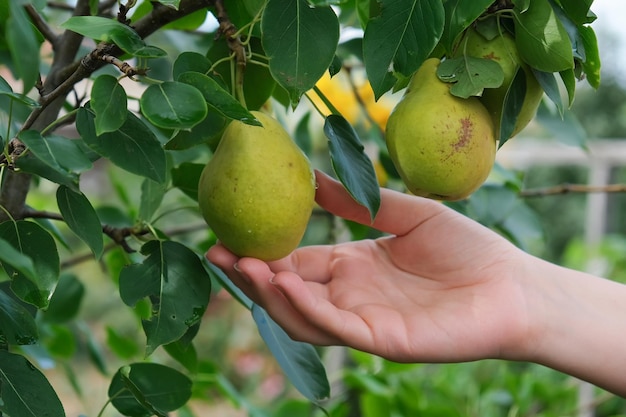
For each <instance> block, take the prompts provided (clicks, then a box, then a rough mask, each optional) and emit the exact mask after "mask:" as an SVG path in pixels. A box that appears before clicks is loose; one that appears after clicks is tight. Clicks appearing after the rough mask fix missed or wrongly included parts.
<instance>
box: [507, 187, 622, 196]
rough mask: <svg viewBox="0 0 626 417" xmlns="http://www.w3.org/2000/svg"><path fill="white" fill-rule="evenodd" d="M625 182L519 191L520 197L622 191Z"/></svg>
mask: <svg viewBox="0 0 626 417" xmlns="http://www.w3.org/2000/svg"><path fill="white" fill-rule="evenodd" d="M624 192H626V184H609V185H586V184H561V185H556V186H553V187H547V188H538V189H530V190H523V191H520V193H519V195H520V197H525V198H534V197H545V196H549V195H559V194H570V193H624Z"/></svg>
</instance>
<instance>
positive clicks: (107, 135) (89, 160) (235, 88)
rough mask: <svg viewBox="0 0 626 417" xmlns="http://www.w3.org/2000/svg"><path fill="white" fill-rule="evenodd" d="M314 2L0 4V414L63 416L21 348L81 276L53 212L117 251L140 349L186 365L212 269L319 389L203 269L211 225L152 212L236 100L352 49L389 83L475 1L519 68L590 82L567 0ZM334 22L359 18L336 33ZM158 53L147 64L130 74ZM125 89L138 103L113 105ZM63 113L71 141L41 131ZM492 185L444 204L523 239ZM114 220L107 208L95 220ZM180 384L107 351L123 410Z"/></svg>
mask: <svg viewBox="0 0 626 417" xmlns="http://www.w3.org/2000/svg"><path fill="white" fill-rule="evenodd" d="M329 3H331V2H327V1H307V0H245V1H235V0H232V1H227V0H224V1H220V0H160V1H158V2H149V1H141V2H136V1H129V2H128V3H126V4H118V3H117V2H115V1H104V0H103V1H95V0H79V1H78V2H77V4H76V5H75V6H67V7H65V8H63V7H61V8H60V9H55V7H56V6H58V5H57V4H52V5H48V4H47V3H46V2H45V1H43V0H32V1H31V0H10V1H9V2H2V3H1V4H0V16H1V17H2V18H1V19H0V56H2V58H3V62H7V66H8V68H10V70H11V72H12V75H13V77H14V78H15V79H18V80H20V81H21V91H16V90H17V87H13V86H11V84H10V83H9V82H7V81H6V80H5V79H3V78H0V114H1V115H2V118H1V119H0V145H1V147H2V150H3V151H2V155H1V156H0V163H1V169H2V171H1V175H2V178H1V180H2V182H1V184H2V188H1V189H0V208H1V209H2V213H0V221H1V223H0V263H1V264H2V267H3V268H4V271H5V272H6V277H5V280H4V281H3V282H2V283H1V286H0V319H1V320H0V399H1V400H0V412H2V413H4V415H7V416H10V417H16V416H30V415H32V416H36V415H51V416H64V415H65V414H64V411H63V406H62V404H61V403H60V401H59V399H58V398H57V396H56V394H55V392H54V389H53V388H52V387H51V386H50V385H49V383H48V382H47V380H46V378H45V376H44V375H43V374H42V373H41V372H40V371H39V370H38V369H37V368H36V367H34V366H33V364H32V363H31V361H30V360H29V359H28V358H29V350H28V347H29V346H30V345H32V344H36V343H38V342H40V341H41V340H42V338H43V337H44V334H45V333H46V329H49V328H50V327H49V325H50V323H54V322H55V319H54V317H55V314H58V315H60V316H61V317H62V319H57V322H61V323H66V322H67V321H69V320H71V319H73V318H74V316H75V315H76V311H75V309H74V310H72V309H71V308H70V307H69V306H77V305H80V302H81V300H82V297H83V294H84V291H85V289H84V287H83V286H84V284H83V282H82V280H81V278H80V277H74V276H69V277H68V276H67V275H64V274H63V271H62V270H61V266H60V265H61V256H60V255H59V253H60V250H59V245H61V246H66V247H70V246H71V245H70V244H69V243H68V240H67V239H66V238H65V237H64V236H63V233H61V232H60V231H59V230H58V229H57V227H56V226H55V225H54V224H53V223H52V222H51V221H50V220H60V221H62V222H64V224H65V225H66V226H67V228H68V229H69V230H70V231H71V232H73V234H75V236H76V237H78V238H79V239H80V240H81V241H82V242H83V243H84V244H85V245H86V246H87V247H88V248H89V249H90V251H91V252H92V255H93V258H94V259H96V260H100V259H101V258H102V257H103V255H104V254H105V253H106V252H107V251H108V250H110V249H111V248H112V247H115V246H116V245H117V246H119V247H121V248H123V249H124V250H126V251H127V252H128V253H129V255H128V256H127V259H126V265H125V266H124V267H122V268H119V270H117V271H116V279H117V280H118V282H119V297H120V299H121V300H122V301H123V302H124V303H125V304H126V305H128V306H129V308H135V309H139V307H138V306H140V305H142V303H144V304H147V305H148V306H149V308H148V310H149V311H148V312H147V313H145V314H143V315H141V318H142V326H143V330H144V333H145V336H146V349H145V353H146V356H150V355H151V354H152V353H153V352H154V351H155V350H156V349H158V348H159V347H164V349H165V351H166V352H167V353H168V354H170V355H171V356H172V358H174V359H175V360H177V361H179V362H180V363H181V364H182V365H183V367H186V368H187V370H188V371H189V372H190V373H191V372H193V369H192V368H193V367H188V366H187V365H188V364H189V362H193V357H194V356H195V355H196V352H195V349H194V348H193V340H194V337H195V336H196V334H197V332H198V328H199V322H200V320H201V318H202V316H203V314H204V312H205V310H206V308H207V305H208V302H209V300H210V298H211V294H212V293H213V294H214V293H215V292H216V291H217V289H216V288H220V287H223V288H225V289H226V290H228V291H229V292H230V293H231V294H232V295H233V296H234V297H235V298H236V299H237V300H239V301H240V302H241V304H242V305H244V306H246V307H247V308H249V309H250V311H251V314H252V317H253V318H254V320H255V321H256V323H257V325H258V327H259V330H260V333H261V336H262V337H263V339H264V340H265V342H266V343H267V345H268V347H269V348H270V350H271V352H272V353H273V354H274V356H275V357H276V359H277V360H278V362H279V364H280V365H281V366H282V368H283V370H284V371H285V373H286V375H287V376H288V378H289V380H290V381H291V382H292V383H293V384H294V386H295V387H296V388H297V389H298V390H299V391H300V392H301V393H302V394H303V395H304V396H305V397H306V398H307V399H309V400H311V401H313V402H319V401H320V400H321V399H323V398H325V397H327V396H328V395H329V384H328V381H327V379H326V374H325V370H324V367H323V366H322V363H321V361H320V358H319V356H318V354H317V352H316V350H315V349H313V347H311V346H309V345H306V344H302V343H296V342H294V341H292V340H291V339H289V338H288V337H287V336H286V335H285V333H284V332H283V331H282V330H281V329H280V328H279V327H278V326H277V325H276V324H275V323H274V322H273V321H272V320H271V319H270V318H269V317H268V316H267V314H266V313H265V312H264V311H263V310H262V309H261V308H259V307H258V306H256V305H254V304H253V303H252V302H251V301H250V300H249V299H247V298H246V297H245V296H244V295H243V294H242V293H240V292H239V291H238V290H237V288H235V287H233V286H232V284H230V282H229V281H228V280H227V279H226V278H225V277H224V276H223V274H222V273H221V272H220V271H219V270H217V269H216V268H215V267H214V266H212V265H210V264H208V263H206V262H203V261H202V260H201V250H202V249H203V248H204V249H205V248H206V245H207V244H210V243H211V239H209V240H208V241H207V240H206V239H205V240H204V241H203V242H201V243H197V242H191V241H186V240H185V239H176V236H174V235H173V234H171V233H168V231H167V230H164V229H163V230H161V229H160V228H157V226H156V224H155V223H156V222H157V220H159V219H161V217H162V216H163V213H161V212H160V211H161V209H162V205H163V202H164V200H165V198H166V196H167V195H168V194H170V195H171V193H172V192H180V194H181V195H184V196H185V198H186V199H188V201H190V202H191V204H192V205H194V206H195V200H196V199H197V192H196V188H197V183H198V178H199V175H200V171H201V170H202V167H203V166H204V163H205V162H206V159H207V158H208V157H209V156H210V154H211V152H212V150H214V149H215V146H216V144H217V143H218V142H219V138H220V135H221V132H222V131H223V129H224V127H225V126H226V125H227V123H228V122H229V121H231V120H241V121H243V122H245V123H249V124H258V121H257V120H256V119H255V118H254V117H253V116H252V114H251V113H250V111H251V110H256V109H259V108H261V107H262V106H264V105H266V104H267V103H268V102H271V103H274V104H275V105H276V106H281V105H282V106H283V107H284V108H285V109H291V108H295V107H296V106H298V105H299V103H300V101H301V100H302V98H303V96H305V95H309V94H311V95H312V94H318V95H320V96H321V97H320V98H321V99H322V100H325V98H324V97H323V95H321V94H320V93H319V90H316V89H315V84H316V83H317V81H318V80H319V79H320V78H321V77H322V75H323V74H324V73H326V72H327V71H329V72H330V73H331V75H335V74H337V72H338V71H340V70H341V69H342V68H345V67H349V66H355V65H356V66H362V67H363V68H364V70H365V73H366V75H367V78H368V79H369V82H370V84H371V86H372V88H373V90H374V94H375V97H376V98H379V97H381V96H382V95H383V94H385V93H387V92H388V91H391V90H398V89H400V88H402V87H403V86H404V85H406V82H407V80H408V79H409V78H410V77H411V75H412V74H413V73H414V72H415V71H416V70H417V68H419V66H420V65H421V63H422V62H423V61H424V60H425V59H426V58H428V57H429V56H443V55H445V54H446V53H447V51H451V50H453V49H454V47H455V45H456V43H457V42H458V39H459V38H460V37H461V35H462V33H463V31H464V30H466V29H467V28H468V27H469V26H470V25H471V24H472V23H473V22H475V21H476V20H477V19H479V18H482V17H484V16H486V15H488V14H492V13H500V14H502V15H507V16H510V17H512V18H513V22H514V24H515V25H514V30H515V31H516V33H517V34H518V35H519V36H518V39H520V41H519V42H520V52H521V53H522V55H523V56H524V57H525V59H526V60H528V62H529V64H530V65H531V66H533V67H534V68H536V69H537V70H538V71H542V72H543V73H545V74H551V73H553V72H558V73H559V74H560V75H561V80H562V81H563V82H564V84H565V86H566V87H567V91H568V93H569V94H570V101H571V98H572V97H573V91H574V90H573V81H574V79H575V78H576V77H579V78H580V76H582V74H587V76H588V79H589V80H590V81H591V82H592V83H594V82H596V81H597V71H598V68H599V63H598V62H597V61H595V60H594V58H595V57H596V55H597V51H596V50H595V49H594V47H595V38H594V37H593V31H592V30H591V29H590V28H589V26H588V23H590V22H591V20H592V18H590V17H589V13H590V11H589V6H590V5H589V4H587V2H584V1H578V2H549V1H548V0H532V1H527V2H523V1H514V2H512V3H511V4H509V3H508V2H504V3H505V5H504V6H503V8H501V7H500V6H499V5H500V3H501V2H496V5H498V7H496V8H495V9H494V10H492V9H491V8H492V6H493V5H492V1H485V0H483V1H461V0H458V1H452V0H446V1H441V0H419V1H418V0H412V1H408V0H407V1H380V2H379V1H375V0H370V1H367V0H363V1H357V2H337V4H334V7H331V5H330V4H329ZM68 4H69V3H68ZM68 12H69V13H68ZM131 12H132V14H131ZM208 13H211V14H213V15H215V16H217V17H218V18H219V19H218V20H219V22H220V24H219V27H218V28H217V29H216V32H215V33H203V32H201V31H200V32H199V33H200V34H199V35H187V36H197V37H195V38H193V40H194V41H193V42H191V41H190V38H184V39H185V41H186V42H181V43H182V44H187V45H193V47H188V48H182V50H181V49H180V48H176V46H175V45H176V42H172V43H168V42H167V41H165V40H163V38H161V40H160V41H157V42H162V44H160V43H159V46H155V45H152V44H148V43H147V42H146V38H147V37H148V36H149V35H151V34H153V33H155V32H156V33H166V29H167V30H168V31H167V32H170V31H179V32H181V33H182V32H185V33H186V32H189V31H194V30H197V29H198V28H199V27H200V25H201V24H203V22H205V20H206V17H207V14H208ZM70 15H71V16H70ZM5 16H6V18H4V17H5ZM129 16H130V17H129ZM537 22H542V23H541V24H537ZM342 27H344V28H346V27H352V28H353V29H356V30H357V31H358V32H359V33H362V36H357V37H355V38H353V39H350V40H348V41H346V42H340V30H341V28H342ZM399 28H400V30H399ZM216 35H218V36H217V40H215V41H213V39H214V38H215V37H216ZM155 38H157V39H158V36H155ZM198 39H200V40H198ZM91 41H95V43H94V42H91ZM42 45H46V46H51V47H52V51H53V54H52V62H48V61H47V60H46V59H44V58H42V56H44V54H43V53H42ZM81 45H82V48H80V47H81ZM86 49H87V50H88V51H87V52H85V50H86ZM522 51H523V52H522ZM76 57H78V58H76ZM555 57H556V58H562V59H561V60H559V61H558V62H557V61H555V59H556V58H555ZM565 61H567V65H565ZM129 62H133V63H136V65H131V64H129ZM164 62H167V63H169V64H171V66H170V65H163V64H164ZM148 63H150V66H151V67H152V69H153V71H152V72H148ZM244 67H245V70H244ZM159 68H161V71H160V72H159V74H162V76H161V78H160V79H155V78H148V77H147V74H152V73H154V72H158V71H157V70H158V69H159ZM163 68H168V70H167V71H165V70H163ZM120 71H121V72H122V73H123V75H125V76H126V77H128V78H130V79H132V80H135V79H136V78H138V79H139V80H140V81H142V82H141V83H138V84H137V85H138V86H139V91H140V93H139V94H140V97H139V98H138V99H136V98H135V97H134V96H133V95H134V94H136V93H134V92H132V93H129V91H128V87H127V86H126V87H125V85H126V84H124V83H123V82H122V79H121V77H119V76H114V75H113V74H119V73H120ZM86 78H90V81H91V82H90V83H89V87H88V93H87V95H86V97H80V96H79V93H78V92H77V91H79V90H78V87H77V85H78V83H79V82H80V81H82V80H84V79H86ZM540 80H542V86H543V87H544V89H545V90H546V92H547V93H548V95H549V96H550V97H551V98H552V99H553V100H556V98H555V97H553V96H552V95H551V94H550V93H551V89H552V88H557V87H555V83H556V79H555V78H554V77H552V78H550V77H549V76H548V75H546V76H544V77H543V78H540ZM125 81H126V80H125ZM312 91H313V92H312ZM72 92H74V93H75V94H74V96H75V97H74V99H72V97H71V96H72V94H70V93H72ZM35 94H38V95H39V97H38V99H37V100H33V98H32V97H33V96H34V95H35ZM135 101H136V103H137V105H138V110H139V111H137V109H133V108H132V106H130V104H131V103H133V102H135ZM326 104H327V105H328V108H329V109H331V113H332V114H330V115H324V132H325V134H326V137H327V139H328V154H329V155H330V161H331V163H332V167H333V169H334V171H335V173H336V174H337V176H338V177H339V179H340V180H341V181H342V182H343V184H344V185H345V186H346V188H347V189H348V191H349V192H350V193H351V194H352V195H353V196H354V198H355V199H356V200H357V201H359V202H360V203H361V204H363V205H364V206H366V207H367V208H368V209H369V210H370V213H371V214H372V216H374V215H375V213H376V211H377V210H378V206H379V204H380V196H379V189H378V183H377V181H376V176H375V173H374V168H373V165H372V163H371V161H370V159H369V158H368V157H367V156H366V154H365V152H364V145H363V143H362V141H361V139H360V138H359V134H358V133H357V129H355V127H354V126H351V125H350V123H348V122H347V121H346V120H345V119H344V117H343V116H342V115H341V114H340V113H339V112H338V111H337V110H336V109H335V108H334V106H333V105H332V103H330V102H327V103H326ZM68 124H69V125H72V126H73V127H75V129H76V131H77V132H78V133H79V136H80V137H79V138H78V139H70V138H68V137H65V136H62V135H61V134H60V133H59V129H58V128H59V127H62V126H65V125H68ZM372 136H373V137H377V138H378V139H379V141H378V142H375V143H376V144H378V145H379V152H380V154H381V159H382V160H383V162H384V161H385V160H386V161H387V162H388V159H386V151H385V149H384V145H380V143H381V142H380V139H381V138H380V135H378V136H376V134H373V135H372ZM101 161H107V162H108V163H109V164H110V165H112V166H114V167H116V169H120V170H123V171H125V172H127V173H128V174H129V175H131V176H133V177H134V178H140V186H139V187H138V188H139V189H137V190H134V189H130V186H126V187H128V189H125V190H123V191H120V193H121V194H125V193H130V194H133V195H139V196H140V197H139V200H140V203H139V208H138V209H137V210H134V209H131V208H130V207H126V212H121V213H119V212H118V213H116V214H117V216H111V213H110V211H109V212H107V211H106V210H104V209H103V207H99V206H98V204H97V202H96V200H95V199H94V198H90V197H89V195H90V191H91V190H87V189H83V188H81V182H80V179H81V176H82V175H83V174H84V173H87V172H90V171H92V170H94V166H95V165H94V164H95V163H97V162H98V163H100V162H101ZM386 166H388V167H389V172H390V174H393V169H392V167H390V166H389V165H388V164H387V165H386ZM20 179H21V180H20ZM24 179H25V180H24ZM31 179H34V180H40V179H45V180H47V181H48V182H51V183H52V184H56V186H57V191H56V203H57V206H58V213H49V212H44V211H42V210H40V209H39V208H38V207H30V206H28V205H27V204H26V196H27V195H28V193H29V188H28V183H29V182H30V181H31ZM503 184H505V186H504V188H505V190H504V191H501V190H495V191H493V190H488V189H486V190H485V191H484V193H483V194H481V195H479V196H478V197H476V198H475V199H473V200H471V201H470V202H466V203H463V204H461V205H459V206H458V207H456V208H457V209H459V210H463V211H464V212H465V213H468V215H472V214H474V215H475V216H474V217H480V216H482V217H480V218H479V220H481V221H483V222H485V223H488V224H489V225H490V226H492V227H494V228H498V229H499V230H500V231H503V232H505V233H507V234H508V235H510V236H511V237H512V238H514V239H516V240H517V242H518V243H520V244H522V243H523V242H524V241H525V239H526V237H525V236H522V235H520V233H521V232H522V231H523V230H524V228H523V227H519V224H516V223H515V222H514V221H509V220H507V217H506V216H507V215H511V214H512V213H513V214H514V213H520V212H521V213H522V214H527V213H526V212H525V211H524V209H523V208H520V207H521V206H520V202H519V200H518V199H516V198H515V193H514V191H515V187H513V188H511V184H512V182H510V181H508V182H507V181H503ZM481 198H482V199H483V201H486V202H482V203H481ZM490 199H497V201H503V202H505V203H506V205H505V206H503V207H506V208H507V211H501V214H502V216H501V217H499V218H497V219H494V218H493V217H490V215H489V214H490V213H486V212H483V211H481V210H482V209H484V207H487V205H488V204H489V201H491V200H490ZM129 206H130V205H129ZM499 206H502V205H499ZM118 211H119V210H118ZM194 215H195V216H196V217H197V218H199V217H198V216H197V213H194ZM529 216H530V215H527V217H529ZM120 218H121V219H124V220H123V221H122V222H121V223H120V222H115V221H113V219H120ZM109 220H110V221H109ZM120 224H121V225H120ZM353 227H355V228H356V226H354V225H353ZM129 236H134V237H136V238H138V239H139V238H141V240H140V244H139V245H138V244H137V243H135V242H134V241H133V242H129V241H127V238H128V237H129ZM68 309H69V311H68ZM46 320H48V321H46ZM34 393H36V395H37V400H36V401H35V400H34V397H33V395H34ZM191 393H192V383H191V380H190V379H189V378H188V376H186V375H185V374H184V373H183V372H181V371H179V370H177V369H174V368H171V367H167V366H165V365H160V364H157V363H150V362H138V363H131V364H128V365H127V366H123V367H121V368H120V369H119V371H118V372H117V373H115V375H114V376H113V378H112V380H111V384H110V388H109V396H110V399H111V403H112V404H113V405H114V406H115V407H116V408H117V410H118V411H119V412H121V413H122V414H124V415H128V416H144V415H159V416H160V415H166V414H167V413H168V412H169V411H172V410H174V409H176V408H178V407H180V406H181V405H183V404H184V403H185V402H187V401H188V399H189V398H190V396H191Z"/></svg>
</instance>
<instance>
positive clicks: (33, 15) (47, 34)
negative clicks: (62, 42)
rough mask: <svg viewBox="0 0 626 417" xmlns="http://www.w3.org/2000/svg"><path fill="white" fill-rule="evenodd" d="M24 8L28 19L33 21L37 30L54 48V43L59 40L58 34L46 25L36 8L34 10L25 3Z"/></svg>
mask: <svg viewBox="0 0 626 417" xmlns="http://www.w3.org/2000/svg"><path fill="white" fill-rule="evenodd" d="M25 9H26V13H28V15H29V16H30V19H31V20H32V21H33V24H34V25H35V27H36V28H37V29H38V30H39V32H41V34H42V35H43V37H44V38H46V39H47V40H48V42H50V44H51V45H52V47H53V48H54V47H55V45H56V44H57V43H58V42H59V36H58V35H57V34H56V33H54V31H53V30H52V28H50V26H48V23H47V22H46V21H45V20H43V18H42V17H41V15H40V14H39V13H37V10H35V8H34V7H33V6H32V5H31V4H27V5H26V6H25Z"/></svg>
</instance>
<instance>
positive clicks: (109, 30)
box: [61, 16, 167, 58]
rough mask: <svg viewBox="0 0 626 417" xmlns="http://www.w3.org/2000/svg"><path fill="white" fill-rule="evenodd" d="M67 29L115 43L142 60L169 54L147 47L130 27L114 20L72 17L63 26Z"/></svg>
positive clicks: (153, 47) (154, 47) (97, 17)
mask: <svg viewBox="0 0 626 417" xmlns="http://www.w3.org/2000/svg"><path fill="white" fill-rule="evenodd" d="M61 27H63V28H65V29H69V30H71V31H73V32H76V33H78V34H81V35H83V36H86V37H88V38H92V39H95V40H98V41H102V42H108V43H114V44H116V45H117V46H119V47H120V48H121V49H122V50H123V51H124V52H127V53H129V54H131V55H134V56H137V57H141V58H158V57H162V56H165V55H167V53H166V52H165V51H164V50H162V49H160V48H157V47H156V46H149V45H146V43H145V42H144V40H143V39H141V37H140V36H139V35H138V34H137V32H135V31H134V30H133V29H132V28H130V27H129V26H126V25H124V24H122V23H120V22H118V21H116V20H114V19H109V18H106V17H99V16H72V17H70V18H69V19H68V20H66V21H65V23H63V24H62V25H61Z"/></svg>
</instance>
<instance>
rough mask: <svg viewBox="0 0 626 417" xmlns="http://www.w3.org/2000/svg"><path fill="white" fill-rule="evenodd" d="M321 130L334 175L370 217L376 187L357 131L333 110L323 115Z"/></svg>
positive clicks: (377, 201) (374, 208)
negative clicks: (328, 150)
mask: <svg viewBox="0 0 626 417" xmlns="http://www.w3.org/2000/svg"><path fill="white" fill-rule="evenodd" d="M324 133H325V134H326V137H327V138H328V141H329V148H330V157H331V162H332V165H333V168H334V170H335V173H336V174H337V177H338V178H339V180H340V181H341V182H342V183H343V185H344V186H345V187H346V189H347V190H348V192H349V193H350V195H352V197H353V198H354V199H355V200H356V201H357V202H358V203H359V204H361V205H362V206H364V207H366V208H367V209H368V210H369V212H370V216H371V218H372V219H374V217H375V216H376V213H377V212H378V208H379V207H380V188H379V186H378V181H377V180H376V172H375V171H374V165H373V164H372V161H371V160H370V159H369V158H368V156H367V155H366V154H365V152H364V149H365V148H364V147H363V144H362V143H361V141H360V139H359V136H358V134H357V133H356V131H355V130H354V129H353V128H352V126H351V125H350V123H348V122H347V120H346V119H344V118H343V117H341V116H338V115H334V114H331V115H330V116H328V117H327V118H326V122H325V123H324Z"/></svg>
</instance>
